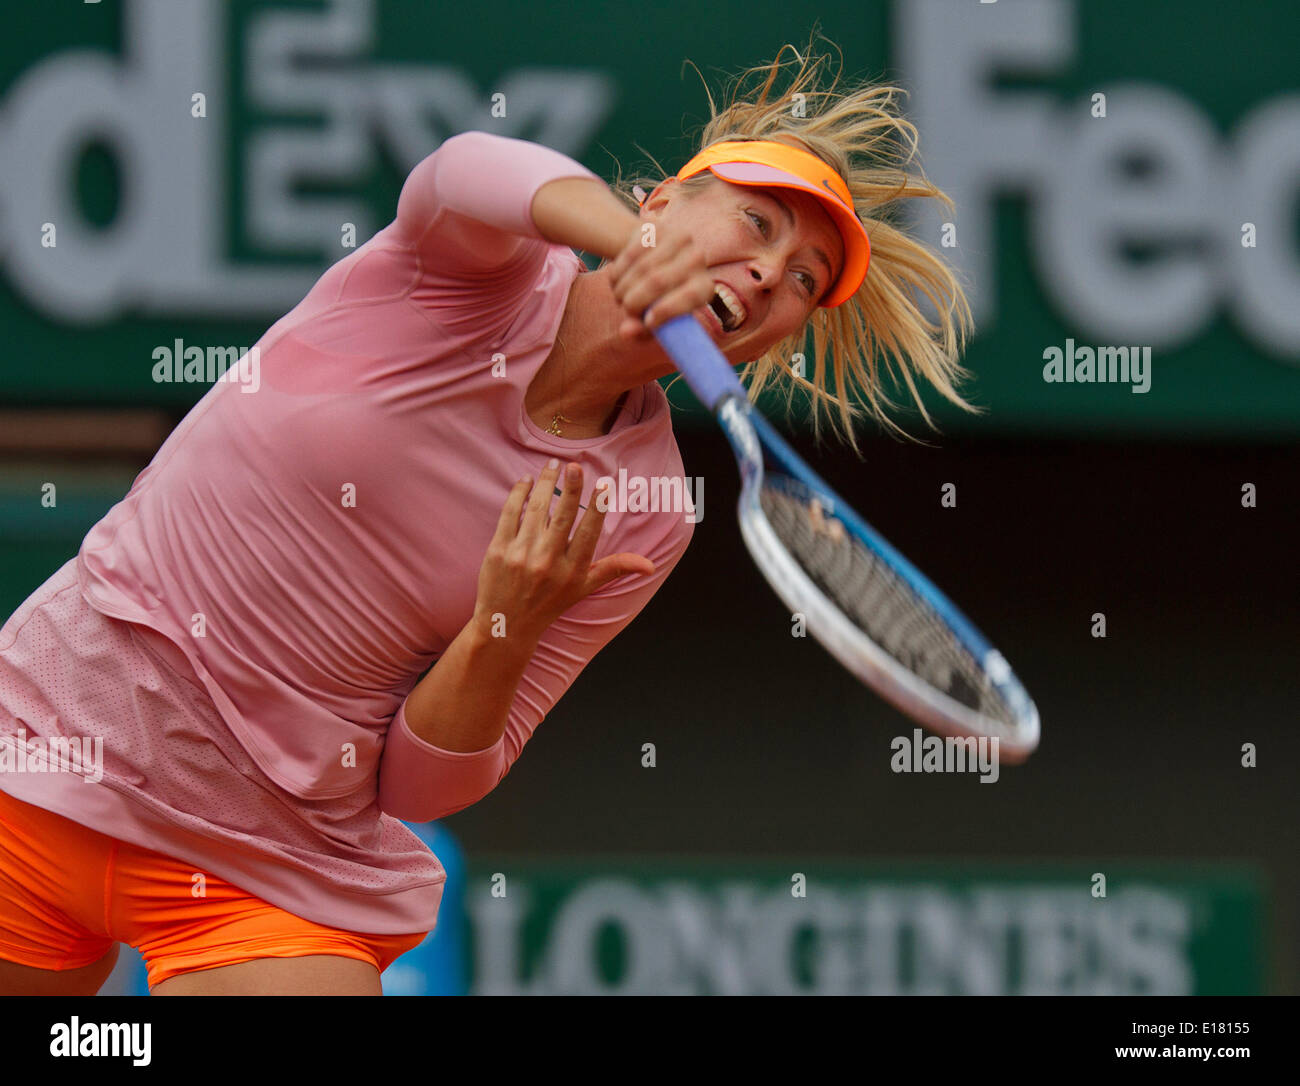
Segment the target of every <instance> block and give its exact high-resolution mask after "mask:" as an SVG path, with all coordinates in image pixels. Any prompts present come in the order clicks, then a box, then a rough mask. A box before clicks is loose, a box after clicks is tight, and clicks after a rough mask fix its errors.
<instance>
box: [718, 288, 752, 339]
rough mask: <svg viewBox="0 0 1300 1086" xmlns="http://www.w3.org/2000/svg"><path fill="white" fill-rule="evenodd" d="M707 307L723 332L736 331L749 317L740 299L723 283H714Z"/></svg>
mask: <svg viewBox="0 0 1300 1086" xmlns="http://www.w3.org/2000/svg"><path fill="white" fill-rule="evenodd" d="M709 308H710V309H712V310H713V312H714V314H715V315H716V316H717V318H718V321H719V323H720V324H721V325H722V330H723V331H724V332H734V331H736V330H737V329H738V328H740V326H741V325H743V324H744V323H745V321H746V320H747V319H748V318H749V314H748V313H747V312H746V311H745V306H744V305H743V304H742V303H741V301H740V299H739V298H737V297H736V296H735V295H734V294H733V293H732V292H731V289H730V288H729V287H727V286H726V285H725V284H723V283H717V284H715V287H714V291H713V298H712V299H711V300H710V302H709Z"/></svg>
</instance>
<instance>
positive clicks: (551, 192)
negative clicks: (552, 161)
mask: <svg viewBox="0 0 1300 1086" xmlns="http://www.w3.org/2000/svg"><path fill="white" fill-rule="evenodd" d="M531 210H532V216H533V222H534V223H535V224H536V226H537V229H538V231H540V233H541V235H542V237H544V238H545V239H546V240H547V241H549V242H551V243H553V244H556V245H567V246H568V247H569V248H570V249H580V250H582V251H583V252H584V253H594V254H596V256H601V257H605V258H606V259H609V260H612V259H613V258H614V257H616V256H617V255H618V254H619V253H620V252H622V251H623V248H624V247H625V246H626V245H627V244H628V242H629V241H631V240H632V239H633V238H634V237H635V236H636V235H637V233H638V230H639V223H640V219H639V218H638V216H637V215H636V213H635V212H634V211H632V210H631V209H629V208H628V207H627V205H626V204H624V203H623V202H622V201H621V200H620V199H619V198H618V197H617V196H615V195H614V194H613V193H612V192H611V191H610V190H609V186H608V185H606V184H605V182H603V181H600V180H595V179H592V178H589V177H560V178H557V179H556V180H554V181H548V182H546V184H544V185H543V186H542V187H541V188H539V189H538V190H537V192H536V194H535V195H534V196H533V203H532V209H531Z"/></svg>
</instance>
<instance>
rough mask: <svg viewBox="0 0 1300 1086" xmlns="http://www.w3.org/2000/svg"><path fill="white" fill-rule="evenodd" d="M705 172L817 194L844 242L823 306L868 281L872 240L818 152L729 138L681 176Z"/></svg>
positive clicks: (841, 181)
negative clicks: (839, 265) (841, 267)
mask: <svg viewBox="0 0 1300 1086" xmlns="http://www.w3.org/2000/svg"><path fill="white" fill-rule="evenodd" d="M704 170H711V171H712V172H713V173H714V175H715V176H717V177H720V178H722V180H724V181H730V182H731V183H732V184H733V185H761V186H768V187H776V188H787V189H800V190H802V191H803V192H806V193H809V194H810V195H812V196H816V197H817V199H819V200H821V202H822V204H823V206H825V208H826V211H827V213H828V214H829V215H830V217H831V221H832V222H833V223H835V225H836V227H837V228H838V229H839V232H840V237H841V238H842V239H843V241H844V270H843V271H842V272H841V273H840V277H839V278H838V279H837V280H836V281H835V282H834V283H832V284H831V287H830V289H829V290H827V292H826V296H825V298H824V299H823V301H822V302H821V304H822V305H823V306H826V307H834V306H837V305H843V304H844V303H845V302H847V301H848V300H849V299H850V298H852V297H853V295H854V294H856V293H857V290H858V287H860V286H862V281H863V280H864V279H866V277H867V265H868V264H870V263H871V239H870V238H869V237H868V236H867V228H866V227H865V226H863V225H862V220H861V219H860V218H859V217H858V213H857V211H856V210H855V209H854V207H853V198H852V196H850V194H849V187H848V185H846V184H845V183H844V178H842V177H841V176H840V175H839V174H837V173H836V172H835V171H834V170H833V169H831V168H830V166H828V165H827V164H826V163H825V162H823V161H822V160H821V159H820V158H818V157H817V156H816V155H814V154H809V153H808V152H807V151H800V150H799V149H798V148H797V147H790V146H789V145H787V144H784V143H776V142H774V141H772V140H727V141H724V142H722V143H715V144H713V146H711V147H706V148H705V149H704V150H703V151H701V152H700V153H699V154H698V155H696V156H695V157H694V158H693V159H691V160H690V161H689V162H688V163H686V165H685V166H683V167H682V168H681V169H680V170H679V171H678V172H677V177H678V180H681V181H685V180H686V179H687V178H688V177H694V176H695V175H696V174H698V173H701V172H703V171H704Z"/></svg>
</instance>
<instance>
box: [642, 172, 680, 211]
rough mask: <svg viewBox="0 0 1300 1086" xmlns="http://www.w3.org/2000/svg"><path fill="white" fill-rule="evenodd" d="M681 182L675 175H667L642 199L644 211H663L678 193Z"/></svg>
mask: <svg viewBox="0 0 1300 1086" xmlns="http://www.w3.org/2000/svg"><path fill="white" fill-rule="evenodd" d="M680 186H681V182H680V181H679V180H678V179H677V178H675V177H665V178H664V179H663V180H662V181H660V182H659V184H657V185H656V186H655V187H654V191H652V192H651V193H650V195H649V196H647V197H646V198H645V199H644V200H642V201H641V210H643V211H662V210H663V209H664V208H665V207H667V206H668V205H669V204H670V203H671V202H672V201H673V200H674V199H675V198H676V197H677V195H678V189H679V187H680Z"/></svg>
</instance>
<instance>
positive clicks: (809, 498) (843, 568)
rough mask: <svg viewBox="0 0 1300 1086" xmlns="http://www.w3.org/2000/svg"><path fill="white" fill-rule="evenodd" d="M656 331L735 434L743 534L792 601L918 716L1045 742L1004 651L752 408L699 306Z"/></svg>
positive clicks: (1003, 738)
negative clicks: (697, 312) (699, 315)
mask: <svg viewBox="0 0 1300 1086" xmlns="http://www.w3.org/2000/svg"><path fill="white" fill-rule="evenodd" d="M655 336H656V337H657V338H658V340H659V343H660V345H661V346H662V347H663V349H664V350H665V351H666V352H667V353H668V355H669V357H670V358H672V360H673V361H674V362H675V363H676V364H677V368H678V369H679V370H680V371H681V373H682V376H683V377H685V378H686V382H687V384H689V385H690V386H691V389H692V390H693V391H694V392H695V394H696V395H697V396H698V397H699V398H700V402H701V403H703V404H704V405H705V406H706V407H707V408H709V410H710V411H711V412H713V414H714V417H715V418H716V419H717V420H718V423H719V425H721V427H722V429H723V431H724V432H725V433H726V435H727V438H728V440H729V441H730V442H731V447H732V449H733V450H734V452H735V454H736V460H737V462H738V464H739V467H740V475H741V493H740V503H739V509H738V515H739V519H740V532H741V535H742V536H743V537H744V540H745V545H746V546H747V547H748V548H749V553H750V554H751V555H752V556H753V559H754V562H755V563H756V564H757V565H758V568H759V569H760V570H761V571H762V573H763V575H764V576H765V577H766V578H767V580H768V583H769V584H771V586H772V588H773V589H775V591H776V594H777V595H778V596H780V597H781V599H782V600H783V601H784V602H785V604H786V606H787V607H789V608H790V609H791V610H792V611H795V612H800V613H802V614H803V615H804V616H805V617H806V620H807V628H808V630H809V631H810V632H811V633H812V634H813V636H814V637H816V638H817V640H818V641H820V642H821V643H822V644H823V645H824V646H825V647H826V648H827V649H828V650H829V651H830V652H831V654H832V655H834V656H835V658H836V659H837V660H839V661H840V663H841V664H843V665H844V666H845V667H846V668H848V669H849V671H851V672H852V673H853V674H854V675H856V676H857V677H858V678H859V679H861V680H862V681H863V682H865V683H867V684H868V685H869V686H871V687H872V688H873V689H875V690H876V691H877V692H878V693H879V694H880V695H881V696H883V697H884V698H886V699H887V700H888V701H890V702H892V703H893V704H894V705H896V706H897V707H898V708H899V709H901V710H902V711H903V712H905V713H907V714H908V715H909V716H911V717H912V718H913V719H914V720H916V721H917V723H919V724H922V725H924V726H925V727H927V728H929V729H931V730H932V731H934V732H937V733H939V734H941V735H954V736H963V737H964V736H970V737H973V738H979V737H980V736H988V737H989V738H993V737H996V738H997V739H998V741H999V742H998V753H999V756H1000V757H1001V758H1002V759H1003V760H1005V761H1007V762H1021V761H1024V759H1025V758H1027V757H1028V756H1029V755H1030V753H1032V752H1033V750H1034V748H1035V747H1037V746H1038V733H1039V728H1038V710H1037V709H1036V708H1035V707H1034V703H1033V702H1032V701H1031V700H1030V698H1029V695H1028V694H1027V693H1026V692H1025V689H1024V687H1023V686H1021V685H1020V682H1019V681H1018V680H1017V679H1016V676H1015V675H1014V674H1013V673H1012V671H1011V667H1010V666H1009V665H1008V664H1007V662H1006V660H1005V659H1004V658H1003V656H1002V654H1001V653H1000V652H998V651H997V649H995V648H993V646H992V645H990V644H989V643H988V641H986V640H985V638H984V637H983V635H981V634H980V632H979V631H978V630H977V629H975V627H974V626H973V625H972V624H971V623H970V621H969V620H968V619H967V618H966V617H965V616H964V615H963V614H962V613H961V612H960V611H958V610H957V608H956V607H954V606H953V604H952V603H951V602H949V600H948V599H947V598H946V597H945V596H944V595H943V594H942V593H941V592H940V591H939V590H938V589H937V588H935V587H934V585H932V584H931V583H930V582H929V581H928V580H927V579H926V578H925V576H924V575H922V574H921V572H920V571H919V570H917V569H916V568H915V567H914V566H913V565H912V564H911V563H910V562H908V560H907V559H906V558H904V557H903V556H902V555H901V554H899V553H898V551H896V550H895V549H894V548H893V547H891V546H890V545H889V543H887V542H886V541H885V540H884V539H883V538H882V537H881V536H880V535H879V534H877V532H876V531H875V530H874V529H872V528H871V526H870V525H868V524H867V523H866V522H865V521H864V520H863V519H862V518H861V517H859V516H858V515H857V514H856V513H855V512H854V511H853V510H852V509H851V508H849V506H848V505H847V504H845V503H844V502H843V501H842V500H841V499H840V498H839V497H838V496H837V495H836V494H835V492H834V491H832V490H831V489H830V487H828V486H827V485H826V484H825V483H824V482H823V481H822V480H821V479H820V478H818V476H817V475H816V474H815V473H814V472H813V471H812V469H810V468H809V467H808V465H807V464H805V463H804V462H803V460H802V459H800V457H799V456H798V454H797V453H795V451H794V450H793V449H791V448H790V446H789V445H787V444H786V443H785V441H784V440H783V439H782V438H781V436H780V435H779V434H777V432H776V431H775V430H774V429H773V428H772V426H771V425H770V424H769V423H768V421H767V420H766V419H765V418H763V416H762V415H761V414H760V413H759V412H758V411H756V410H754V408H753V406H752V405H751V404H750V403H749V400H748V398H747V396H746V394H745V388H744V386H743V385H742V384H741V383H740V381H739V379H738V378H737V377H736V374H735V371H734V370H732V368H731V366H730V365H729V364H728V363H727V360H726V359H725V358H724V357H723V355H722V353H721V352H720V351H719V350H718V349H717V347H716V346H715V345H714V343H713V341H712V340H711V339H710V338H709V335H708V333H707V332H706V331H705V330H704V328H703V326H702V325H701V324H700V323H699V321H698V320H696V318H695V317H694V316H693V315H691V314H686V315H684V316H680V317H676V318H674V319H672V320H669V321H666V322H664V324H662V325H661V326H659V327H658V328H656V329H655ZM765 451H766V453H767V454H768V455H767V457H766V458H765V457H764V452H765Z"/></svg>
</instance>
